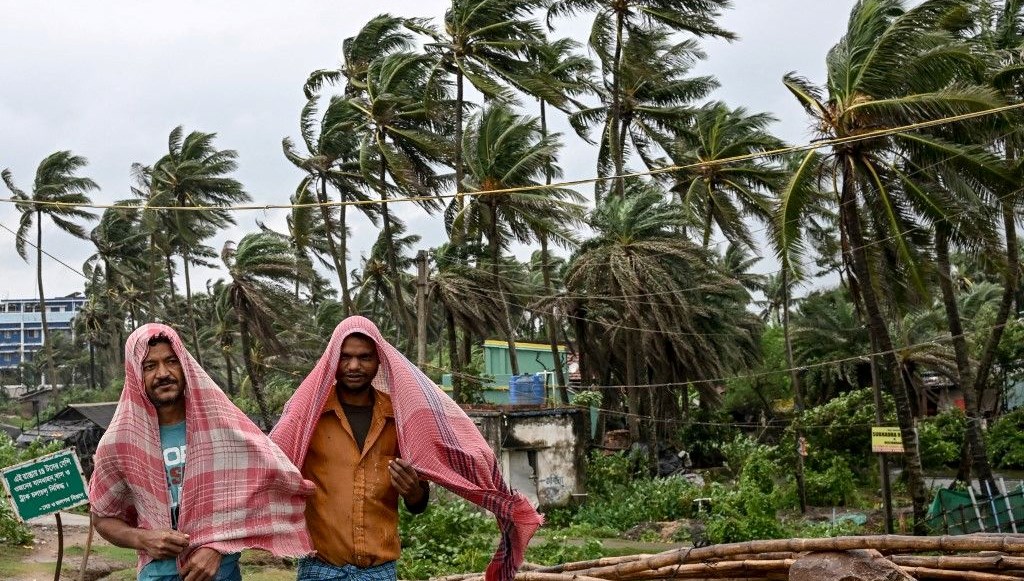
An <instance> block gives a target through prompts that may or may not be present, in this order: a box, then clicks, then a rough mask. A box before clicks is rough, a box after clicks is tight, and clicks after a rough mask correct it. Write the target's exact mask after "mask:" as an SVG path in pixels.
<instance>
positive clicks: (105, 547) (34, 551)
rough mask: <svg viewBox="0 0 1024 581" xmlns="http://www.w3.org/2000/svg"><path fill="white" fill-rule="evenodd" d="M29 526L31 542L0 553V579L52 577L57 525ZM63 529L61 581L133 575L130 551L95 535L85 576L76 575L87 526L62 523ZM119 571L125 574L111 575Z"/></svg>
mask: <svg viewBox="0 0 1024 581" xmlns="http://www.w3.org/2000/svg"><path fill="white" fill-rule="evenodd" d="M30 528H31V529H32V534H33V535H34V536H35V540H34V541H33V543H32V544H31V545H28V546H25V547H17V548H12V549H10V550H8V551H4V552H3V553H0V577H2V578H3V579H5V580H9V581H49V580H52V579H53V578H54V573H55V572H56V565H57V553H58V548H59V545H60V544H59V542H58V534H57V527H56V525H55V524H48V525H41V524H32V525H30ZM63 528H64V559H63V562H62V565H61V575H60V578H61V579H62V580H65V579H66V580H69V581H70V580H74V581H79V580H81V581H98V580H100V579H107V580H109V581H114V580H120V579H126V578H133V577H134V560H135V557H134V553H133V552H132V551H126V550H124V549H119V548H117V547H113V546H111V545H110V543H108V542H106V541H104V540H103V539H102V538H100V536H99V535H96V534H94V535H93V537H92V550H91V553H90V555H89V561H88V566H87V568H86V571H85V575H84V576H82V575H80V572H81V568H82V560H83V559H82V557H83V555H84V553H85V547H86V543H87V541H88V538H89V528H88V526H83V525H81V524H65V525H64V527H63ZM119 571H125V573H126V575H127V576H125V575H117V576H112V574H114V573H116V572H119Z"/></svg>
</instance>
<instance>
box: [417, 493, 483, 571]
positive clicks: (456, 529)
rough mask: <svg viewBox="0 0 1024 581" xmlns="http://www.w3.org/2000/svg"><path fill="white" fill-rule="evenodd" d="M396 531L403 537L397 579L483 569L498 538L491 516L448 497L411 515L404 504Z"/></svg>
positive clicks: (461, 501)
mask: <svg viewBox="0 0 1024 581" xmlns="http://www.w3.org/2000/svg"><path fill="white" fill-rule="evenodd" d="M398 531H399V538H401V539H402V555H401V557H400V558H399V559H398V578H399V579H427V578H430V577H436V576H441V575H450V574H453V573H467V572H473V571H483V570H484V568H485V567H486V566H487V563H488V562H490V560H491V556H492V555H493V554H494V547H495V542H496V541H497V539H498V527H497V525H496V524H495V521H494V517H492V516H491V515H490V514H488V513H485V512H481V511H479V510H477V509H476V508H474V507H472V506H471V505H470V504H469V503H467V502H465V501H463V500H462V499H457V498H449V497H441V498H439V499H438V500H437V501H436V502H432V503H431V504H430V506H429V507H428V508H427V511H426V512H424V513H423V514H419V515H411V514H409V513H408V512H407V511H406V510H405V508H404V507H403V508H402V509H401V511H400V514H399V521H398Z"/></svg>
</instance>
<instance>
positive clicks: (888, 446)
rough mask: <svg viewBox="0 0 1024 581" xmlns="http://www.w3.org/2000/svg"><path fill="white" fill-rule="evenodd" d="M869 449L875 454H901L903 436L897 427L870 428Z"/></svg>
mask: <svg viewBox="0 0 1024 581" xmlns="http://www.w3.org/2000/svg"><path fill="white" fill-rule="evenodd" d="M871 451H872V452H875V453H877V454H902V453H903V438H902V437H900V429H899V428H880V427H878V426H874V427H872V428H871Z"/></svg>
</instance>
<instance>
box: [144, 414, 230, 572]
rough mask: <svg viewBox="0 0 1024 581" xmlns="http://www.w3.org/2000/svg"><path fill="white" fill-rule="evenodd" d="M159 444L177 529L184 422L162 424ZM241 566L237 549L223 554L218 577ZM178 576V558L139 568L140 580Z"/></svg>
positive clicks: (183, 462) (182, 467)
mask: <svg viewBox="0 0 1024 581" xmlns="http://www.w3.org/2000/svg"><path fill="white" fill-rule="evenodd" d="M160 448H161V449H162V450H163V457H164V470H165V471H166V473H167V496H168V500H169V501H170V504H171V527H173V528H174V529H175V530H177V529H178V509H179V506H180V504H181V483H182V481H183V480H184V477H185V422H179V423H177V424H171V425H168V426H160ZM237 567H238V553H234V554H231V555H224V556H223V557H222V558H221V560H220V569H219V570H218V571H217V579H230V578H231V577H232V575H231V574H232V572H234V571H235V570H236V569H237ZM177 576H178V563H177V561H176V560H175V559H160V560H157V561H151V562H150V563H149V564H148V565H146V566H145V567H143V568H142V571H140V572H139V581H158V580H159V581H163V580H164V579H168V578H172V579H173V578H175V577H177Z"/></svg>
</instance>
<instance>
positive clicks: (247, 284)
mask: <svg viewBox="0 0 1024 581" xmlns="http://www.w3.org/2000/svg"><path fill="white" fill-rule="evenodd" d="M221 259H222V260H223V262H224V266H225V267H226V268H227V271H228V281H227V283H226V284H224V285H223V287H222V291H221V292H222V293H223V295H224V296H226V297H227V301H228V302H229V303H230V305H231V308H232V310H233V311H234V316H235V318H236V319H237V321H238V330H239V336H240V338H241V348H242V359H243V360H244V361H245V369H246V373H247V374H248V375H249V382H250V384H251V385H252V391H253V396H254V397H255V398H256V404H257V405H258V406H259V409H260V415H261V417H262V419H263V422H264V425H265V426H270V425H271V418H270V410H269V409H268V407H267V401H266V397H265V396H264V393H263V387H262V384H261V377H262V375H261V373H260V372H259V370H258V369H257V368H256V365H254V363H253V349H254V345H253V340H256V341H257V342H258V343H259V344H260V345H261V346H262V347H263V348H264V349H266V350H267V351H269V352H271V353H275V354H280V353H283V352H284V351H285V347H284V345H282V344H281V341H280V339H279V338H278V328H279V326H281V325H282V324H283V323H284V322H286V321H287V317H288V316H289V313H288V309H287V308H285V306H286V305H289V304H291V303H292V301H291V299H290V296H289V295H290V288H289V285H290V283H292V282H294V281H295V280H296V279H300V282H301V281H304V280H305V278H307V277H308V276H309V275H310V270H309V268H308V265H306V264H302V263H298V262H297V261H296V260H295V253H294V252H293V251H292V249H291V245H290V244H289V242H288V240H287V238H285V237H284V236H281V235H280V234H274V233H271V232H258V233H255V234H248V235H246V236H245V237H243V238H242V240H241V241H240V242H239V243H238V245H237V246H235V245H234V243H232V242H230V241H228V242H226V243H225V244H224V248H223V250H222V251H221ZM223 314H224V315H225V316H226V313H223ZM228 364H229V365H230V362H228Z"/></svg>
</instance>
